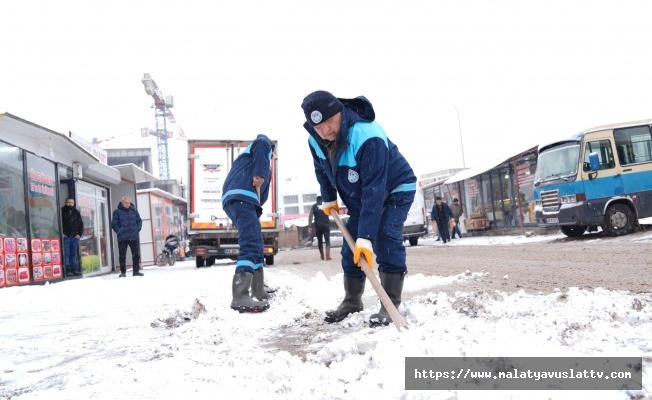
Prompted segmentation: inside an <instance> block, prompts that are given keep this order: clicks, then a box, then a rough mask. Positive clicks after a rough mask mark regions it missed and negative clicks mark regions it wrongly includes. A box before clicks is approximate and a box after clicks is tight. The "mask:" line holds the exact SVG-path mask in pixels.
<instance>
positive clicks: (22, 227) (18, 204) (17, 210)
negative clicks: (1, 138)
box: [0, 142, 27, 269]
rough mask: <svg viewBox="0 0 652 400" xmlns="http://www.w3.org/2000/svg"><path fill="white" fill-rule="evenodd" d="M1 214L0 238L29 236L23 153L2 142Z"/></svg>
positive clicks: (0, 163) (0, 267)
mask: <svg viewBox="0 0 652 400" xmlns="http://www.w3.org/2000/svg"><path fill="white" fill-rule="evenodd" d="M0 212H1V214H0V236H5V237H26V236H27V216H26V215H25V184H24V176H23V151H22V150H21V149H19V148H17V147H13V146H10V145H8V144H5V143H2V142H0ZM0 253H1V252H0ZM0 269H2V266H0Z"/></svg>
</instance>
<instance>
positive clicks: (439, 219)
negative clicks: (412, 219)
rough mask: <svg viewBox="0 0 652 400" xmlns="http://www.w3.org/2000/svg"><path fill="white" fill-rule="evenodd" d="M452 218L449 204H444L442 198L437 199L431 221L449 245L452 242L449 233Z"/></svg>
mask: <svg viewBox="0 0 652 400" xmlns="http://www.w3.org/2000/svg"><path fill="white" fill-rule="evenodd" d="M452 217H453V213H451V209H450V207H448V204H446V203H444V202H442V201H441V197H437V198H435V205H433V206H432V212H431V213H430V220H431V221H432V223H433V225H434V224H437V230H438V231H439V236H440V237H441V240H442V241H443V242H444V243H447V242H449V241H450V240H451V239H450V235H449V231H448V230H449V227H448V224H449V222H450V220H451V218H452ZM433 228H434V226H433Z"/></svg>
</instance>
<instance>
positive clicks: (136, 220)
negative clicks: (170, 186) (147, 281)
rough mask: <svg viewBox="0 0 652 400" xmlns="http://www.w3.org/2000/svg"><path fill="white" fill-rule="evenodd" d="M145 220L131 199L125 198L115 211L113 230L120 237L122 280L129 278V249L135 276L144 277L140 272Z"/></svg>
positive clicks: (119, 251)
mask: <svg viewBox="0 0 652 400" xmlns="http://www.w3.org/2000/svg"><path fill="white" fill-rule="evenodd" d="M142 227H143V220H142V219H141V218H140V214H139V213H138V210H136V207H135V206H134V205H133V204H131V199H130V198H129V197H127V196H125V197H123V198H122V199H121V200H120V203H119V204H118V208H116V209H115V210H113V217H112V218H111V229H113V231H114V232H115V233H116V234H117V235H118V262H119V263H120V276H119V277H120V278H124V277H126V276H127V247H129V248H130V249H131V261H132V264H133V268H134V269H133V276H143V273H142V272H140V236H139V235H140V230H141V229H142Z"/></svg>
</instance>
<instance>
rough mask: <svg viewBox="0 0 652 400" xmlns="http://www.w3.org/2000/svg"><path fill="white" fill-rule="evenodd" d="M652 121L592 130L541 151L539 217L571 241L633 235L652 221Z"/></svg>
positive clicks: (537, 196) (537, 188) (537, 174)
mask: <svg viewBox="0 0 652 400" xmlns="http://www.w3.org/2000/svg"><path fill="white" fill-rule="evenodd" d="M651 130H652V119H650V120H643V121H634V122H625V123H617V124H610V125H603V126H598V127H595V128H591V129H587V130H586V131H583V132H580V133H579V134H576V135H573V136H571V137H568V138H565V139H562V140H558V141H555V142H553V143H549V144H546V145H543V146H540V147H539V150H538V160H537V167H536V172H535V175H534V199H535V208H534V212H535V217H536V220H537V224H538V225H539V226H540V227H555V226H558V227H559V228H560V230H561V231H562V233H564V234H565V235H566V236H569V237H575V236H581V235H583V234H584V232H586V231H587V230H588V231H590V232H595V231H597V229H598V227H600V228H601V229H602V231H603V232H605V233H606V234H607V235H610V236H619V235H626V234H629V233H632V232H633V231H634V230H636V228H637V227H638V226H639V223H638V220H639V219H642V218H648V217H650V216H652V134H651Z"/></svg>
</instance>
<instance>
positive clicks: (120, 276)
mask: <svg viewBox="0 0 652 400" xmlns="http://www.w3.org/2000/svg"><path fill="white" fill-rule="evenodd" d="M126 276H127V275H125V274H120V275H118V278H125V277H126Z"/></svg>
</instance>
